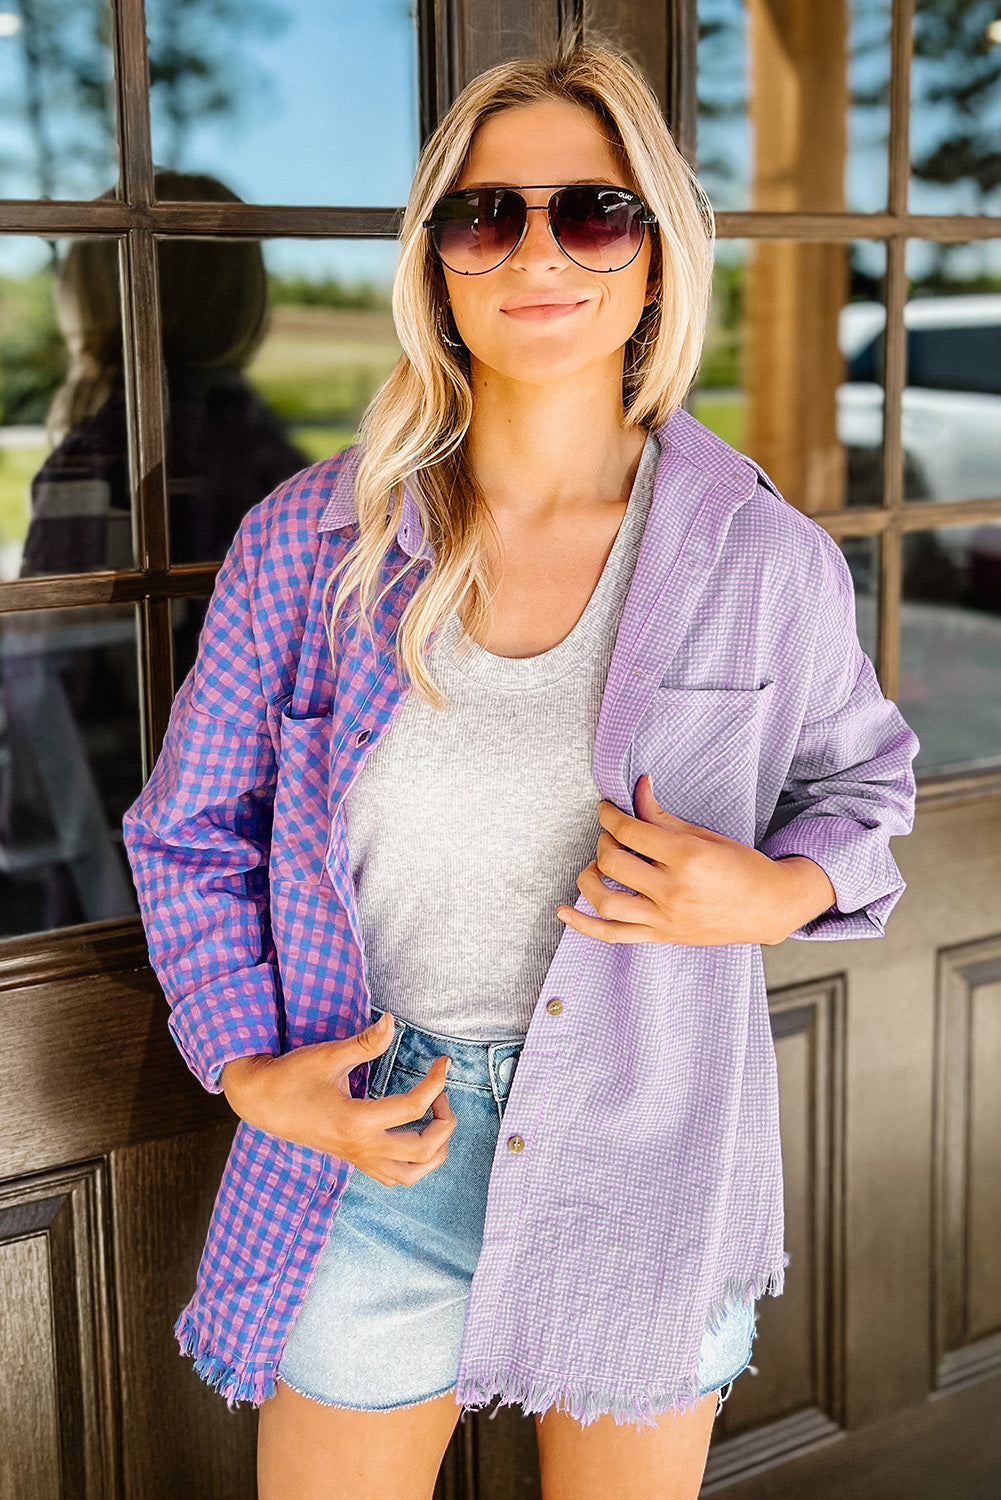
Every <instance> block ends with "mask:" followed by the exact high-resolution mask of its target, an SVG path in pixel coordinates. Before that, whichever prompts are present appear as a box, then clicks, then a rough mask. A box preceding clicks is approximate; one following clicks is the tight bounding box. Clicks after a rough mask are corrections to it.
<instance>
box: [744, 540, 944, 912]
mask: <svg viewBox="0 0 1001 1500" xmlns="http://www.w3.org/2000/svg"><path fill="white" fill-rule="evenodd" d="M816 530H817V540H818V544H819V547H820V551H821V557H820V560H819V563H818V568H817V589H816V595H815V601H814V605H813V611H812V612H813V613H814V619H815V622H816V635H815V637H814V640H813V649H812V665H811V672H812V676H811V685H810V696H809V703H808V708H807V713H806V717H805V719H804V722H803V724H802V725H801V728H800V733H799V739H798V743H797V745H796V750H795V754H794V756H793V761H792V766H791V768H790V772H789V775H788V777H787V779H786V783H785V785H784V787H783V789H782V792H781V794H780V796H779V800H778V804H777V806H776V809H775V812H774V813H773V815H772V818H771V821H770V822H769V824H768V828H767V829H766V831H765V834H764V837H763V839H762V841H761V843H760V844H759V845H758V848H759V849H760V850H761V851H762V853H764V854H767V855H768V856H769V858H771V859H781V858H783V857H784V856H786V855H790V854H803V855H806V856H807V857H808V858H809V859H812V860H814V861H815V862H816V863H817V864H818V865H820V866H821V868H822V869H823V870H825V871H826V873H827V875H828V876H829V877H830V881H831V884H832V885H833V887H834V890H835V893H836V896H837V900H836V902H835V903H834V905H833V906H830V907H828V908H827V910H826V911H824V912H821V913H820V915H819V916H817V917H814V918H813V919H812V920H811V921H809V922H806V923H804V924H803V926H801V927H798V928H796V930H795V931H794V932H792V933H790V937H795V938H830V939H835V938H862V937H882V936H883V934H884V931H885V926H886V920H887V917H888V916H889V915H890V912H891V911H892V910H893V908H894V906H895V905H896V904H897V902H898V901H899V899H900V897H901V895H902V894H903V892H904V889H905V882H904V880H903V879H902V878H901V875H900V871H899V870H898V868H897V865H896V862H895V860H894V858H893V856H892V854H891V853H890V847H889V841H890V838H891V837H893V836H894V835H897V834H905V833H909V832H910V830H911V827H912V825H913V822H914V802H915V778H914V772H913V769H912V761H913V760H914V757H915V755H916V754H917V751H918V748H919V741H918V737H917V735H916V734H915V733H914V731H913V730H912V729H911V728H910V726H909V725H908V724H907V722H906V721H905V719H904V718H903V716H902V715H901V713H900V711H899V709H898V708H897V706H896V704H895V703H894V702H892V700H890V699H888V698H884V696H883V693H882V690H881V689H880V686H879V682H878V680H877V677H876V671H875V668H874V667H873V664H872V662H871V661H870V659H869V657H868V656H867V655H866V654H865V652H864V651H863V650H862V647H861V644H860V643H859V639H858V633H857V628H856V623H855V589H854V585H853V582H852V575H851V571H850V569H849V567H848V564H847V562H846V561H845V557H844V554H843V553H842V551H841V548H840V547H839V546H838V544H837V542H836V541H835V540H834V538H833V537H831V536H830V535H829V533H828V532H826V531H824V530H823V528H822V527H820V526H818V527H817V528H816Z"/></svg>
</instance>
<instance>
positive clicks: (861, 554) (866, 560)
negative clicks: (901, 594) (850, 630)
mask: <svg viewBox="0 0 1001 1500" xmlns="http://www.w3.org/2000/svg"><path fill="white" fill-rule="evenodd" d="M838 541H839V545H840V547H841V550H842V552H843V553H844V555H845V561H846V562H847V564H848V566H849V568H850V569H851V575H852V582H853V583H854V585H855V624H856V626H857V628H858V636H859V641H860V642H861V645H862V650H863V651H864V652H865V654H866V656H868V658H869V660H870V661H871V662H872V663H873V664H874V665H875V666H876V668H877V670H878V667H879V659H878V641H879V537H878V536H843V537H840V538H839V539H838Z"/></svg>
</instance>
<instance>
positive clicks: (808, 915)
mask: <svg viewBox="0 0 1001 1500" xmlns="http://www.w3.org/2000/svg"><path fill="white" fill-rule="evenodd" d="M772 874H773V877H774V880H775V893H774V896H773V902H772V911H773V915H774V927H773V931H774V933H775V935H774V936H772V937H769V938H765V939H763V941H764V942H765V943H766V944H767V945H769V946H774V945H775V944H776V943H782V942H784V941H785V939H786V938H787V937H788V936H789V934H790V933H791V932H795V931H796V929H797V928H798V927H802V926H803V924H804V922H810V921H812V920H813V918H814V917H819V916H820V914H821V912H825V911H827V909H828V907H830V906H833V905H834V903H835V902H836V900H837V892H836V891H835V889H834V886H833V885H832V884H831V879H830V876H829V875H828V874H827V872H826V871H825V870H823V869H822V868H821V867H820V865H818V864H817V862H816V860H813V859H809V858H808V857H807V856H806V855H805V854H786V855H781V856H779V858H778V859H773V860H772Z"/></svg>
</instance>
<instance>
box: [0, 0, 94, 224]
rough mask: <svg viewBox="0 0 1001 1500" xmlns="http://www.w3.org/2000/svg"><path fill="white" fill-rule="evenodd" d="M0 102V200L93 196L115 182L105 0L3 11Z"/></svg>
mask: <svg viewBox="0 0 1001 1500" xmlns="http://www.w3.org/2000/svg"><path fill="white" fill-rule="evenodd" d="M0 100H2V101H3V115H2V120H3V135H2V138H0V197H2V198H57V199H58V198H94V197H96V196H97V194H98V193H101V192H104V191H105V190H106V189H107V188H108V185H109V183H116V182H117V179H118V146H117V144H116V140H115V79H114V64H113V61H112V50H111V7H110V5H109V4H108V3H107V0H31V3H30V4H26V3H24V0H21V3H19V4H10V5H5V6H3V7H2V9H0ZM112 196H117V194H116V193H115V192H114V191H113V192H112Z"/></svg>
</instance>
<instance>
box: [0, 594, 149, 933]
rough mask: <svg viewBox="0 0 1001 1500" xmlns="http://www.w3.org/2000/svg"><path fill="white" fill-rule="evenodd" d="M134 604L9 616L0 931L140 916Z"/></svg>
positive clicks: (1, 696) (0, 750)
mask: <svg viewBox="0 0 1001 1500" xmlns="http://www.w3.org/2000/svg"><path fill="white" fill-rule="evenodd" d="M136 661H137V653H136V613H135V606H134V605H131V604H128V605H109V606H102V607H101V608H98V609H92V608H87V609H41V610H24V611H21V612H18V613H9V614H4V615H0V936H2V937H12V936H15V935H19V934H24V933H29V932H41V931H46V930H48V929H50V928H53V927H66V926H73V925H75V924H77V923H80V922H96V921H101V920H104V919H105V918H109V917H124V916H131V915H134V914H135V913H136V912H137V911H138V905H137V902H136V897H135V890H134V887H133V885H132V876H131V873H130V871H129V866H128V862H127V860H126V858H125V854H124V848H123V843H122V831H121V823H122V817H123V815H124V813H125V810H126V808H127V807H128V806H129V805H130V804H131V803H132V802H133V801H134V800H135V798H136V797H137V796H138V795H139V790H140V788H141V786H142V764H141V756H140V745H139V689H138V680H137V672H136Z"/></svg>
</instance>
